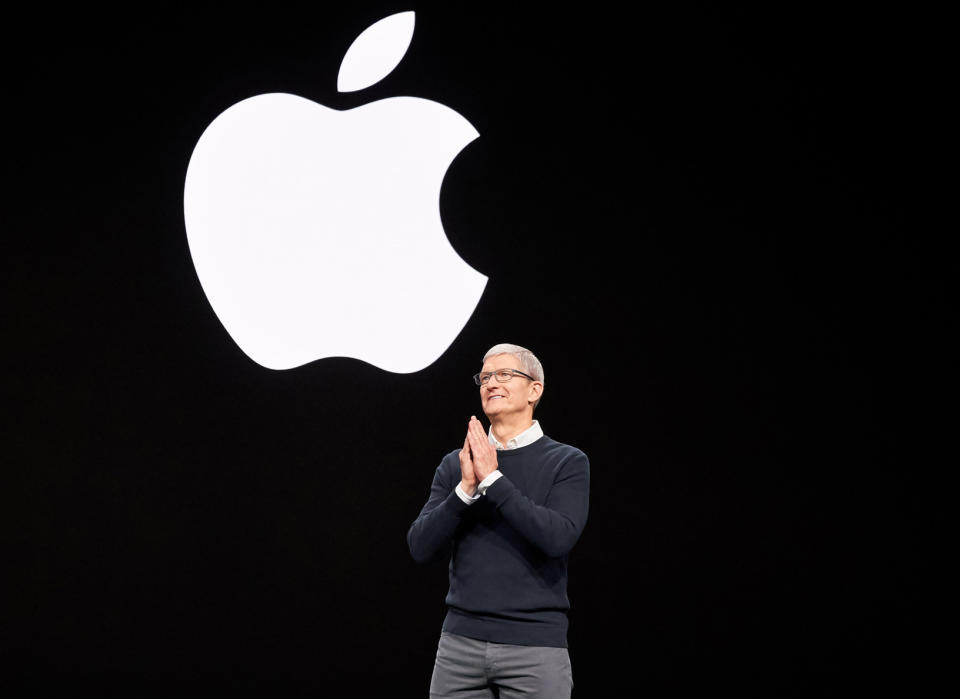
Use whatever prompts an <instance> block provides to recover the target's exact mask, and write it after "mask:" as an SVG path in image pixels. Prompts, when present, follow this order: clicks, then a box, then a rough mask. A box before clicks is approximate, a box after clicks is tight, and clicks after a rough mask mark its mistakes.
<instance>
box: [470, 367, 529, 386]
mask: <svg viewBox="0 0 960 699" xmlns="http://www.w3.org/2000/svg"><path fill="white" fill-rule="evenodd" d="M491 376H496V377H497V383H506V382H507V381H509V380H510V379H512V378H513V377H514V376H522V377H524V378H526V379H530V380H531V381H536V379H535V378H533V377H532V376H530V375H529V374H524V373H523V372H522V371H517V370H516V369H497V370H496V371H481V372H480V373H479V374H474V375H473V380H474V381H475V382H476V384H477V386H486V385H487V384H488V383H490V377H491Z"/></svg>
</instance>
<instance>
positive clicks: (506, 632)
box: [407, 344, 590, 699]
mask: <svg viewBox="0 0 960 699" xmlns="http://www.w3.org/2000/svg"><path fill="white" fill-rule="evenodd" d="M474 380H475V381H476V383H477V384H478V385H479V387H480V401H481V405H482V407H483V412H484V413H485V414H486V416H487V417H488V418H489V420H490V429H489V431H487V432H485V431H484V429H483V427H482V426H481V423H480V421H479V420H477V418H476V417H471V418H470V420H469V422H468V424H467V433H466V437H465V438H464V442H463V447H462V448H461V449H459V450H455V451H452V452H450V453H449V454H447V455H446V456H445V457H444V458H443V460H442V461H441V463H440V466H439V467H438V468H437V470H436V473H435V474H434V478H433V485H432V486H431V489H430V497H429V499H428V500H427V503H426V504H425V505H424V506H423V509H422V510H421V512H420V516H419V517H417V519H416V521H415V522H414V523H413V524H412V525H411V527H410V531H409V532H408V534H407V542H408V544H409V545H410V553H411V554H412V555H413V557H414V559H416V560H417V561H427V560H434V559H437V558H440V557H445V556H448V555H449V556H450V590H449V592H448V594H447V598H446V603H447V616H446V619H445V620H444V622H443V630H442V632H441V635H440V643H439V646H438V648H437V659H436V663H435V665H434V670H433V678H432V680H431V683H430V696H431V697H448V696H451V697H452V696H456V697H493V696H499V697H501V698H502V699H508V698H510V697H516V696H524V697H544V698H547V697H549V699H557V698H558V697H569V696H570V692H571V689H572V687H573V675H572V670H571V666H570V656H569V654H568V652H567V610H568V609H569V608H570V603H569V600H568V599H567V555H568V553H569V552H570V549H571V548H573V545H574V543H576V541H577V539H578V538H579V536H580V533H581V532H582V531H583V527H584V525H585V524H586V521H587V510H588V503H589V494H590V465H589V461H588V460H587V457H586V455H585V454H584V453H583V452H582V451H580V450H579V449H576V448H574V447H571V446H568V445H566V444H561V443H560V442H557V441H554V440H553V439H550V438H549V437H547V436H546V435H544V433H543V430H542V429H541V427H540V424H539V423H538V422H537V421H536V420H534V419H533V411H534V408H535V407H536V405H537V403H539V402H540V398H541V397H542V395H543V387H544V379H543V368H542V366H541V364H540V362H539V360H538V359H537V358H536V356H534V354H533V353H532V352H530V351H529V350H527V349H525V348H523V347H518V346H517V345H508V344H500V345H495V346H494V347H492V348H491V349H490V350H489V351H488V352H487V353H486V355H485V356H484V358H483V368H482V370H481V371H480V373H478V374H477V375H476V376H474ZM494 690H497V692H498V693H497V694H496V695H495V694H494Z"/></svg>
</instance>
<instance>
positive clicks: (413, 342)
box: [184, 12, 487, 373]
mask: <svg viewBox="0 0 960 699" xmlns="http://www.w3.org/2000/svg"><path fill="white" fill-rule="evenodd" d="M413 27H414V13H413V12H403V13H399V14H396V15H391V16H390V17H387V18H385V19H382V20H380V21H379V22H377V23H375V24H373V25H372V26H370V27H369V28H368V29H367V30H365V31H364V32H363V33H362V34H360V36H358V37H357V39H356V40H355V41H354V42H353V44H352V45H351V46H350V48H349V49H348V50H347V53H346V55H345V56H344V59H343V62H342V65H341V68H340V73H339V77H338V82H337V87H338V90H339V91H340V92H348V91H354V90H359V89H363V88H365V87H369V86H370V85H372V84H374V83H376V82H378V81H379V80H381V79H382V78H383V77H385V76H386V75H387V74H389V73H390V71H392V70H393V68H394V67H396V65H397V64H398V63H399V62H400V60H401V59H402V58H403V55H404V54H405V53H406V50H407V48H408V46H409V44H410V40H411V38H412V36H413ZM478 135H479V134H478V133H477V131H476V129H475V128H474V127H473V126H472V125H471V124H470V123H469V122H468V121H467V120H466V119H464V118H463V117H462V116H461V115H460V114H458V113H457V112H455V111H453V110H452V109H450V108H448V107H446V106H444V105H442V104H439V103H437V102H432V101H430V100H426V99H421V98H417V97H391V98H388V99H383V100H379V101H376V102H371V103H368V104H365V105H362V106H360V107H357V108H354V109H348V110H344V111H340V110H336V109H331V108H329V107H325V106H323V105H321V104H317V103H316V102H312V101H310V100H308V99H305V98H303V97H298V96H296V95H291V94H284V93H273V94H263V95H257V96H255V97H251V98H249V99H245V100H243V101H241V102H238V103H237V104H234V105H233V106H231V107H229V108H228V109H227V110H225V111H224V112H223V113H221V114H220V115H219V116H218V117H217V118H216V119H214V120H213V122H211V123H210V125H209V126H208V127H207V128H206V130H205V131H204V132H203V135H202V136H201V137H200V140H199V141H198V142H197V145H196V147H195V148H194V151H193V155H192V156H191V158H190V163H189V165H188V167H187V174H186V181H185V184H184V221H185V224H186V230H187V241H188V243H189V246H190V254H191V257H192V258H193V262H194V265H195V267H196V270H197V275H198V277H199V279H200V284H201V286H202V287H203V290H204V293H205V294H206V295H207V298H208V299H209V301H210V304H211V306H212V307H213V310H214V312H215V313H216V314H217V317H218V318H219V319H220V321H221V322H222V323H223V325H224V327H225V328H226V330H227V332H228V333H229V334H230V336H231V337H232V338H233V340H234V341H235V342H236V343H237V345H238V346H239V347H240V349H241V350H243V351H244V352H245V353H246V354H247V355H248V356H249V357H250V358H251V359H253V360H254V361H255V362H257V363H258V364H261V365H262V366H264V367H267V368H270V369H290V368H293V367H297V366H301V365H303V364H306V363H308V362H311V361H314V360H316V359H321V358H324V357H334V356H341V357H353V358H356V359H361V360H364V361H366V362H369V363H370V364H373V365H374V366H377V367H380V368H382V369H385V370H387V371H394V372H403V373H406V372H413V371H419V370H420V369H423V368H424V367H426V366H429V365H430V364H431V363H433V362H434V361H435V360H436V359H437V358H438V357H439V356H440V355H441V354H443V352H444V351H446V349H447V347H449V346H450V344H451V343H452V342H453V340H454V339H455V338H456V336H457V335H458V334H459V333H460V331H461V330H462V329H463V326H464V325H466V323H467V320H469V318H470V315H471V314H472V313H473V310H474V308H475V307H476V305H477V302H478V301H479V300H480V295H481V294H482V293H483V289H484V287H485V286H486V281H487V278H486V277H485V276H484V275H482V274H480V273H479V272H478V271H476V270H475V269H473V268H472V267H470V266H469V265H468V264H467V263H466V262H465V261H464V260H463V259H462V258H461V257H460V256H459V255H458V254H457V253H456V251H454V249H453V247H452V246H451V245H450V242H449V240H448V239H447V236H446V233H445V232H444V230H443V226H442V224H441V221H440V204H439V201H440V187H441V184H442V182H443V178H444V175H445V174H446V171H447V169H448V168H449V167H450V164H451V163H452V162H453V160H454V158H456V156H457V155H458V154H459V153H460V151H461V150H463V148H465V147H466V146H467V144H469V143H470V142H471V141H473V140H474V139H475V138H476V137H477V136H478Z"/></svg>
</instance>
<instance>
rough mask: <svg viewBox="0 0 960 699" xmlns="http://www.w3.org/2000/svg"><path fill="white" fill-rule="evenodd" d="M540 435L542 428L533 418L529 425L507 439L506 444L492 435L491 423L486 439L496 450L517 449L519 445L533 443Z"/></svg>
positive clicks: (523, 445) (541, 434)
mask: <svg viewBox="0 0 960 699" xmlns="http://www.w3.org/2000/svg"><path fill="white" fill-rule="evenodd" d="M542 436H543V429H542V428H541V427H540V423H539V422H538V421H537V420H534V421H533V424H532V425H530V427H528V428H527V429H525V430H524V431H523V432H521V433H520V434H518V435H517V436H516V437H514V438H512V439H508V440H507V445H506V446H504V445H503V444H501V443H500V442H498V441H497V438H496V437H494V436H493V425H491V426H490V429H489V430H488V432H487V439H489V440H490V443H491V444H492V445H493V446H495V447H496V448H497V449H498V450H502V449H518V448H520V447H525V446H527V445H528V444H533V443H534V442H536V441H537V440H538V439H540V438H541V437H542Z"/></svg>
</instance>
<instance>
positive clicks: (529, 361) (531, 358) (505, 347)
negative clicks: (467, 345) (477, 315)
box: [483, 342, 545, 408]
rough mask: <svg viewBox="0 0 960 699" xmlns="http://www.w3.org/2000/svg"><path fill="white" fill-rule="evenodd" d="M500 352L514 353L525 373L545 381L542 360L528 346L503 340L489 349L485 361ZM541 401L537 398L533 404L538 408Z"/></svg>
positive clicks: (541, 381) (542, 381)
mask: <svg viewBox="0 0 960 699" xmlns="http://www.w3.org/2000/svg"><path fill="white" fill-rule="evenodd" d="M498 354H512V355H513V356H514V357H516V358H517V359H518V360H520V366H522V367H523V371H524V373H526V374H529V375H530V376H532V377H533V378H535V379H536V380H537V381H539V382H540V383H544V380H543V365H542V364H541V363H540V360H539V359H537V355H535V354H534V353H533V352H531V351H530V350H528V349H527V348H526V347H521V346H520V345H511V344H509V343H506V342H501V343H500V344H499V345H494V346H493V347H491V348H490V349H488V350H487V353H486V354H485V355H483V361H487V360H488V359H490V357H495V356H496V355H498ZM544 385H545V384H544ZM539 402H540V399H539V398H537V402H536V403H534V404H533V407H534V408H536V407H537V403H539Z"/></svg>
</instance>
